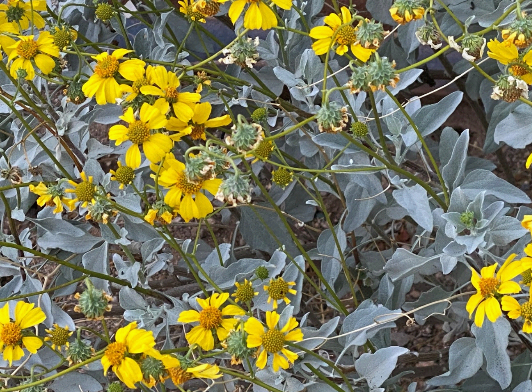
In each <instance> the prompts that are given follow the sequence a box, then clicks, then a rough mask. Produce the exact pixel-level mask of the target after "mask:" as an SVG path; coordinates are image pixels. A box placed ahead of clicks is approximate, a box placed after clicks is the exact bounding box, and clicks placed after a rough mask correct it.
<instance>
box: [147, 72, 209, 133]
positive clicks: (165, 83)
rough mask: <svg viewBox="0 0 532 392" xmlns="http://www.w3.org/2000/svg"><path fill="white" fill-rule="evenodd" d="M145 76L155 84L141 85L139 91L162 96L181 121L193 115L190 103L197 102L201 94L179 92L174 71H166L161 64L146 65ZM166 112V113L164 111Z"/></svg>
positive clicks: (177, 80)
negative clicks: (154, 65)
mask: <svg viewBox="0 0 532 392" xmlns="http://www.w3.org/2000/svg"><path fill="white" fill-rule="evenodd" d="M146 77H147V78H148V79H149V80H152V81H153V83H154V84H155V85H156V86H157V87H156V86H142V87H141V88H140V92H141V93H142V94H146V95H155V96H158V97H162V98H164V100H166V102H168V103H169V104H170V105H172V108H173V109H174V114H175V115H176V117H177V118H179V119H180V120H181V121H184V122H187V121H189V120H190V119H191V118H192V116H194V110H193V109H192V105H194V104H195V103H197V102H198V101H199V100H200V98H201V95H199V94H198V93H181V92H179V91H178V88H179V86H180V82H179V79H178V78H177V75H176V74H175V73H174V72H170V71H167V70H166V68H164V67H163V66H162V65H158V66H156V67H152V66H151V65H150V66H148V68H147V69H146ZM165 114H166V113H165Z"/></svg>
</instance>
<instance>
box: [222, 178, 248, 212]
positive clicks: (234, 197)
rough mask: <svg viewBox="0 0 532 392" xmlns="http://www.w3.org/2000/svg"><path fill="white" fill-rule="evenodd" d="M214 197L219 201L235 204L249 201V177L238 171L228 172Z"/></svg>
mask: <svg viewBox="0 0 532 392" xmlns="http://www.w3.org/2000/svg"><path fill="white" fill-rule="evenodd" d="M215 198H216V199H217V200H220V201H221V202H223V203H225V202H227V203H230V204H232V205H233V206H236V205H237V204H238V203H240V204H246V203H249V202H250V201H251V187H250V185H249V179H248V178H247V177H244V176H242V175H241V174H240V173H235V174H229V175H228V177H227V178H226V179H225V180H224V181H223V182H222V184H221V185H220V187H219V188H218V193H216V196H215Z"/></svg>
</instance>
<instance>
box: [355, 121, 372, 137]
mask: <svg viewBox="0 0 532 392" xmlns="http://www.w3.org/2000/svg"><path fill="white" fill-rule="evenodd" d="M351 130H352V131H353V135H355V136H356V137H359V138H363V137H365V136H366V135H367V134H368V126H367V125H366V124H365V123H362V122H360V121H357V122H354V123H353V124H351Z"/></svg>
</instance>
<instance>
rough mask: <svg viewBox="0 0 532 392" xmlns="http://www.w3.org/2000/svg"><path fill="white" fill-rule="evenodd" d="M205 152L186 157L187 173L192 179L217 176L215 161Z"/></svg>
mask: <svg viewBox="0 0 532 392" xmlns="http://www.w3.org/2000/svg"><path fill="white" fill-rule="evenodd" d="M202 152H203V154H201V153H199V154H196V155H194V154H190V155H189V156H187V157H185V174H186V176H187V178H189V179H190V180H192V181H197V180H210V179H211V178H214V177H216V174H215V173H214V166H215V165H216V164H215V162H214V161H213V160H212V159H211V158H210V157H209V155H208V154H206V153H205V152H204V151H202Z"/></svg>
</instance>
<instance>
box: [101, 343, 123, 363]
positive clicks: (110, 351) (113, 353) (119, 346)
mask: <svg viewBox="0 0 532 392" xmlns="http://www.w3.org/2000/svg"><path fill="white" fill-rule="evenodd" d="M105 356H106V357H107V359H108V360H109V362H110V363H111V365H112V366H118V365H120V364H121V363H122V361H123V360H124V358H125V356H126V345H125V344H124V343H120V342H114V343H111V344H110V345H109V346H107V349H106V350H105Z"/></svg>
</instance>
